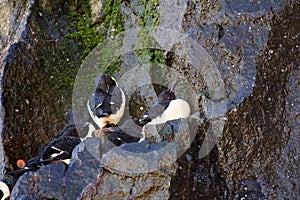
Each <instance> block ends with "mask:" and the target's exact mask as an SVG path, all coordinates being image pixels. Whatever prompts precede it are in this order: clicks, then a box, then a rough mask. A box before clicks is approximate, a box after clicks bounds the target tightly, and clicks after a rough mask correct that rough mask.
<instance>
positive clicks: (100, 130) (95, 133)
mask: <svg viewBox="0 0 300 200" xmlns="http://www.w3.org/2000/svg"><path fill="white" fill-rule="evenodd" d="M102 130H103V128H100V129H98V130H95V131H94V132H93V137H96V138H100V136H101V134H102Z"/></svg>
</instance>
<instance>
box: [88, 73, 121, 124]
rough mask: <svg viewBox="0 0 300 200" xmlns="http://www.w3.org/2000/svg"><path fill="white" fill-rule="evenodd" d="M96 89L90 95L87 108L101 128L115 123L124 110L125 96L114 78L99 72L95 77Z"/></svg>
mask: <svg viewBox="0 0 300 200" xmlns="http://www.w3.org/2000/svg"><path fill="white" fill-rule="evenodd" d="M95 86H96V89H95V90H94V91H93V92H92V94H91V95H90V97H89V99H88V102H87V108H88V111H89V114H90V116H91V118H92V119H93V121H94V122H95V123H96V124H97V126H99V128H103V127H104V126H105V125H106V124H117V123H118V122H119V121H120V120H121V118H122V116H123V114H124V110H125V103H126V98H125V95H124V92H123V91H122V89H121V88H119V87H118V84H117V82H116V80H115V79H114V78H113V77H111V76H109V75H107V74H100V75H98V76H97V77H96V78H95Z"/></svg>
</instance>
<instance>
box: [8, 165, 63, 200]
mask: <svg viewBox="0 0 300 200" xmlns="http://www.w3.org/2000/svg"><path fill="white" fill-rule="evenodd" d="M64 173H65V164H63V163H53V164H51V165H47V166H45V167H42V168H40V169H39V170H38V171H36V172H27V173H25V174H24V175H23V176H21V177H20V179H19V180H18V182H17V183H16V185H15V187H14V189H13V190H12V194H11V199H51V198H52V199H61V198H62V194H63V187H62V185H63V184H64Z"/></svg>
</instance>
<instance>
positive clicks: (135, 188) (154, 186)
mask: <svg viewBox="0 0 300 200" xmlns="http://www.w3.org/2000/svg"><path fill="white" fill-rule="evenodd" d="M170 181H171V178H170V176H168V175H166V174H164V173H162V172H159V171H156V172H152V173H147V174H143V175H140V176H121V177H120V176H119V175H116V174H113V173H110V172H108V171H104V173H103V174H102V176H100V177H99V179H98V181H97V183H96V184H95V185H91V186H89V187H87V188H85V190H84V191H83V193H82V194H81V196H80V197H79V198H78V200H86V199H112V200H113V199H168V198H169V192H168V187H169V184H170Z"/></svg>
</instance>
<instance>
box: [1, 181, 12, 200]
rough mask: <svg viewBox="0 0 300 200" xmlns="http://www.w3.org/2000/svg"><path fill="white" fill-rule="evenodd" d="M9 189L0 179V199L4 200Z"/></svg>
mask: <svg viewBox="0 0 300 200" xmlns="http://www.w3.org/2000/svg"><path fill="white" fill-rule="evenodd" d="M9 195H10V191H9V188H8V186H7V185H6V183H4V182H2V181H0V198H1V200H5V199H6V198H7V197H9Z"/></svg>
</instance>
